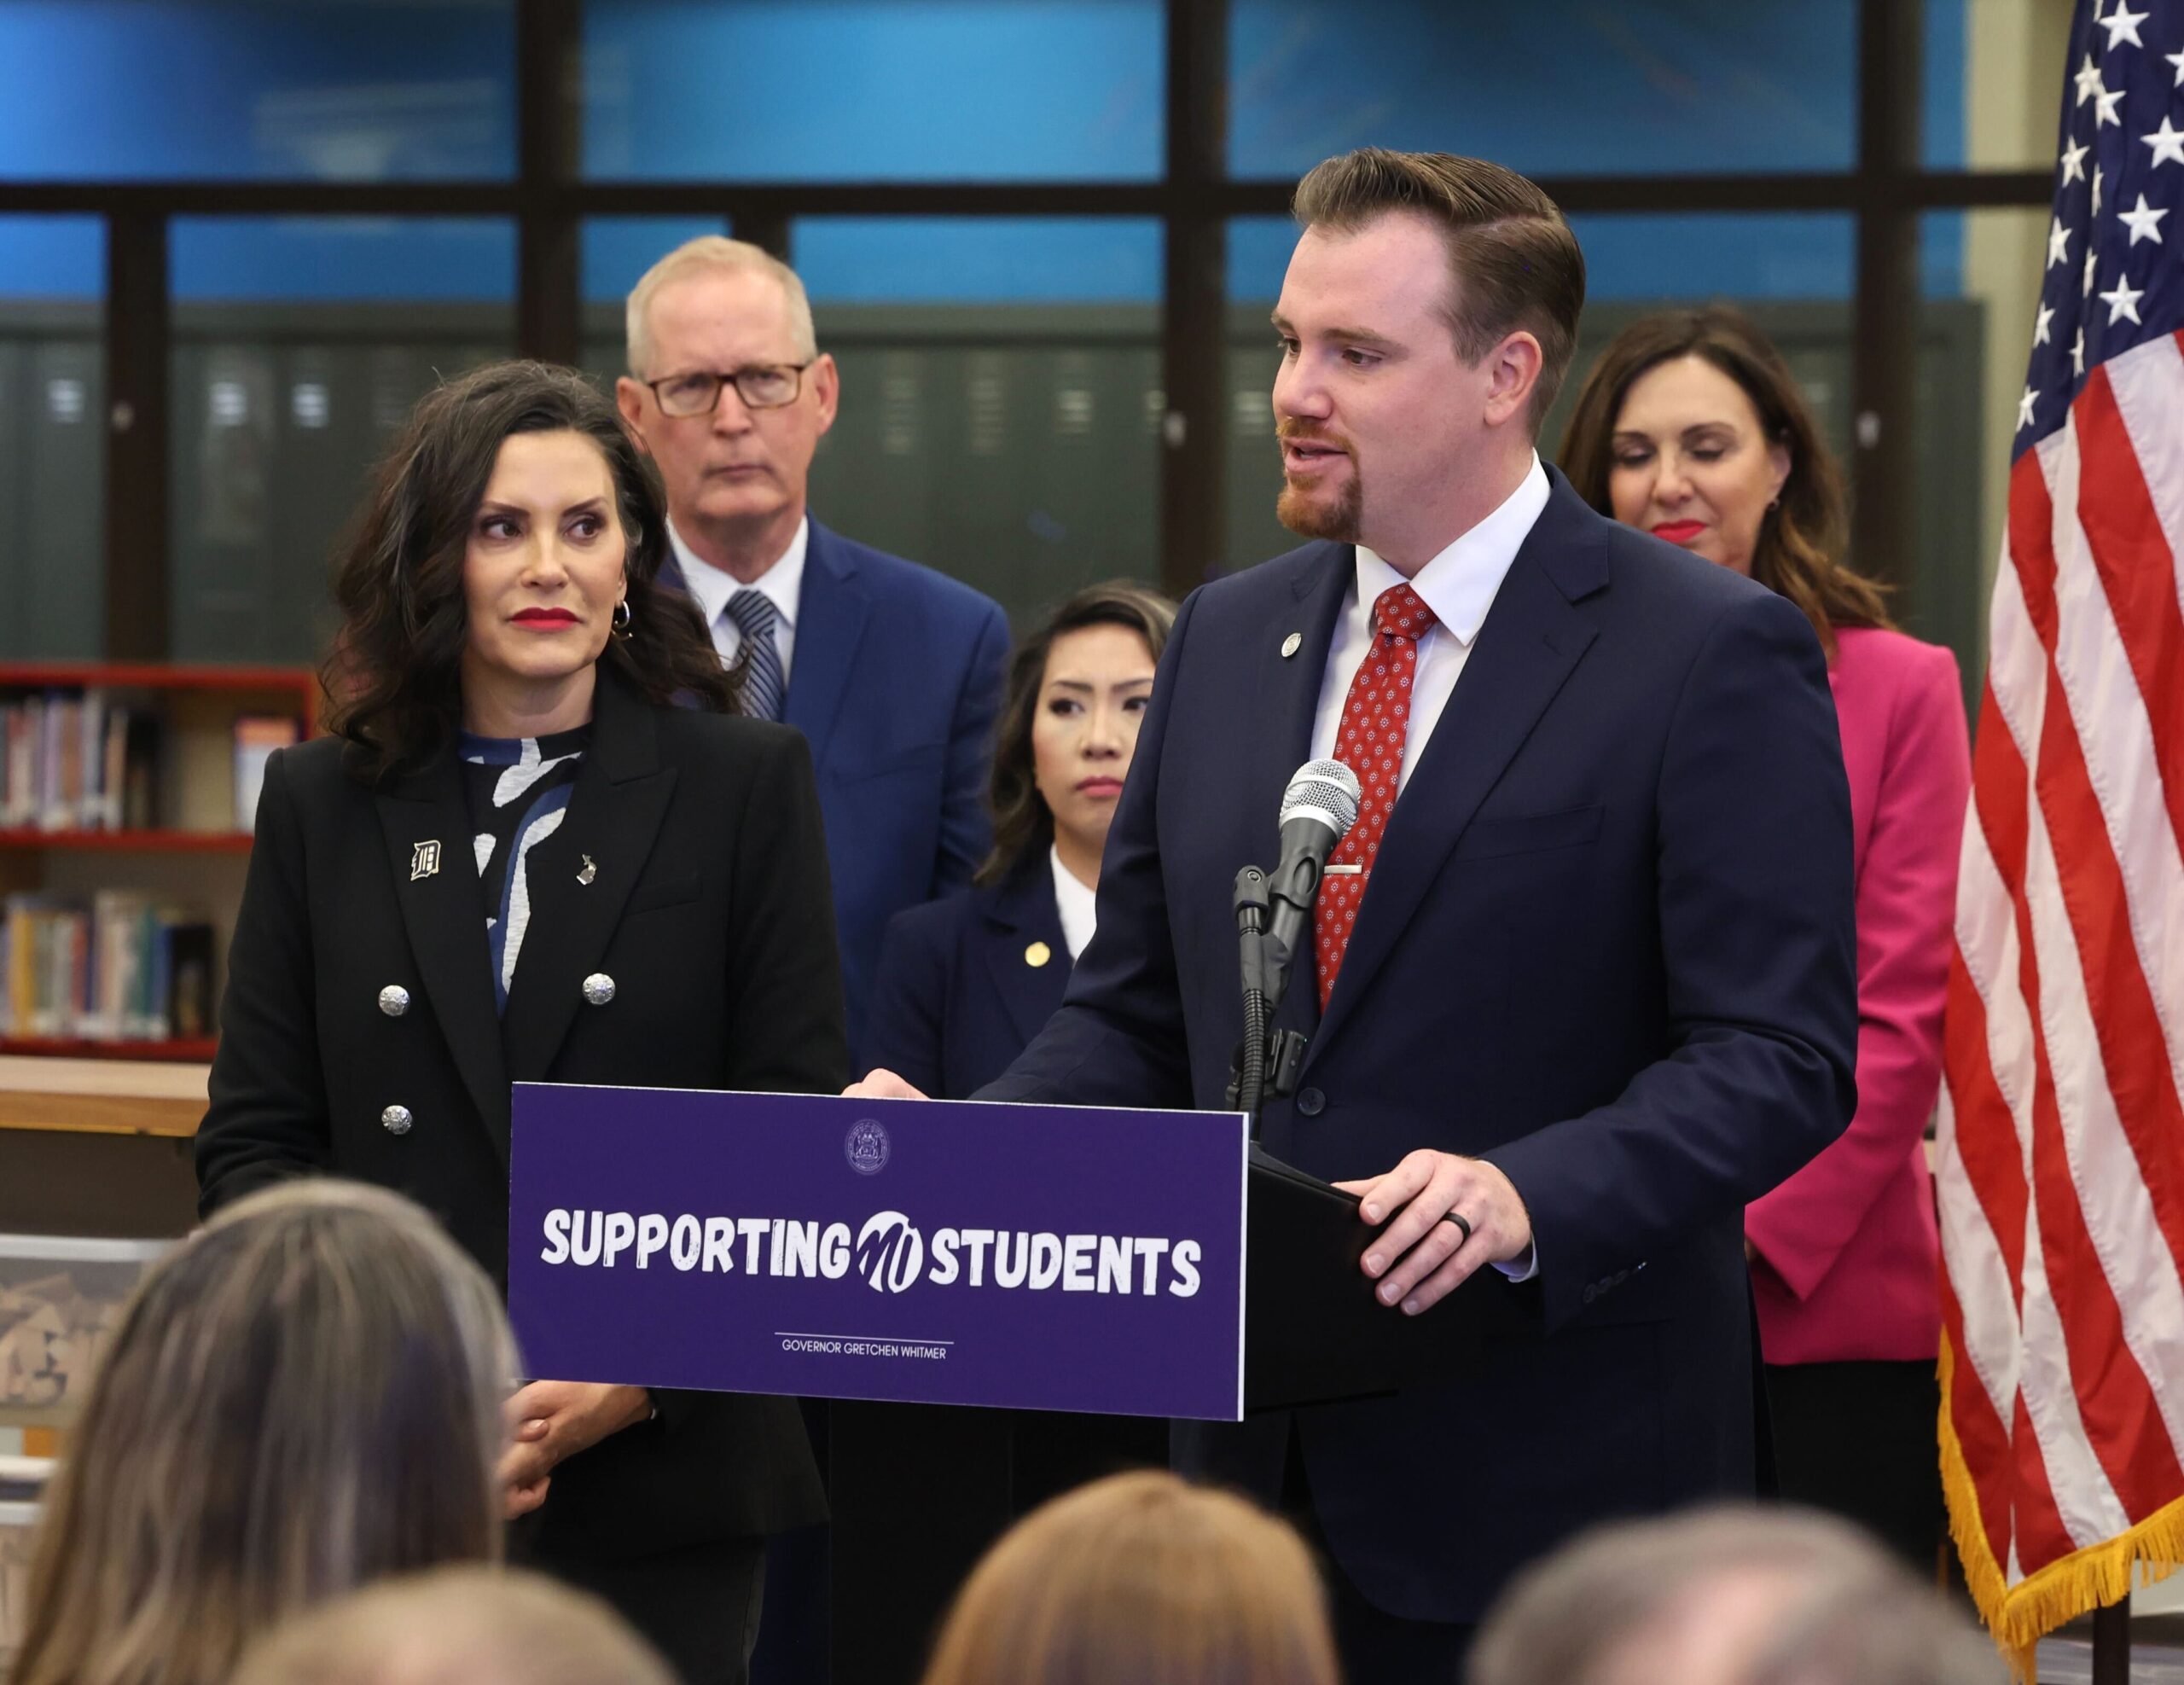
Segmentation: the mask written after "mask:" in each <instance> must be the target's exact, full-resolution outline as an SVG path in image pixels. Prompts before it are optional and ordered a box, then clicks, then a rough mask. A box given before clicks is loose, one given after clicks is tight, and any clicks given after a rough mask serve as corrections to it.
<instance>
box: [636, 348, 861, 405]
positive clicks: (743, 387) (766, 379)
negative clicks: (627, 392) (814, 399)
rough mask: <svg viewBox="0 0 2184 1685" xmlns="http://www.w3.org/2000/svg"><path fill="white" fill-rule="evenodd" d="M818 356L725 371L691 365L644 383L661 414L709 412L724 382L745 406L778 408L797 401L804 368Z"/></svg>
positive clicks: (814, 361)
mask: <svg viewBox="0 0 2184 1685" xmlns="http://www.w3.org/2000/svg"><path fill="white" fill-rule="evenodd" d="M818 360H819V359H818V358H817V357H806V358H805V359H804V361H803V362H801V363H753V364H752V366H751V367H750V368H748V369H735V370H734V371H732V372H730V373H729V374H724V375H716V374H712V373H711V372H709V371H707V370H705V369H693V370H692V371H691V372H690V373H688V374H687V375H669V376H667V378H666V379H665V380H662V381H646V382H645V385H647V386H649V387H651V388H652V395H653V397H654V398H658V399H659V411H660V414H662V415H674V416H678V417H679V416H685V415H711V414H712V410H713V405H715V404H717V403H719V402H720V389H721V388H722V387H723V386H734V387H735V395H736V396H737V397H738V398H741V399H742V400H743V405H744V408H746V410H779V409H781V407H782V406H784V405H785V404H793V403H795V402H796V400H797V397H798V394H799V393H800V392H803V390H804V370H805V369H809V368H810V366H811V365H812V364H813V363H816V362H817V361H818Z"/></svg>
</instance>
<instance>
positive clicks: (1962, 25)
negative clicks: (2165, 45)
mask: <svg viewBox="0 0 2184 1685" xmlns="http://www.w3.org/2000/svg"><path fill="white" fill-rule="evenodd" d="M2070 15H2071V9H2070V7H2069V6H2068V5H2066V4H2063V3H2060V0H1926V44H1925V58H1924V61H1923V73H1924V77H1925V81H1926V88H1925V101H1924V111H1923V117H1922V127H1921V143H1920V152H1921V154H1922V156H1923V157H1924V159H1925V161H1926V164H1927V165H1928V166H1931V167H1932V168H1934V169H1937V170H2025V169H2032V170H2049V169H2053V167H2054V164H2055V144H2056V142H2055V137H2056V119H2057V117H2058V115H2059V113H2060V112H2061V109H2062V100H2063V85H2064V56H2065V52H2066V51H2067V49H2068V48H2069V46H2070ZM2148 42H2149V44H2151V42H2152V38H2151V37H2148Z"/></svg>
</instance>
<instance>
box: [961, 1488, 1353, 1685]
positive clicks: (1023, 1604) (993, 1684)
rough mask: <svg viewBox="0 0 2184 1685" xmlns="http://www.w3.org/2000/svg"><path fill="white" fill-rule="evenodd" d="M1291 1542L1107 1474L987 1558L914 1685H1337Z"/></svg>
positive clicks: (1198, 1495) (1191, 1493)
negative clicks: (1104, 1684) (921, 1684)
mask: <svg viewBox="0 0 2184 1685" xmlns="http://www.w3.org/2000/svg"><path fill="white" fill-rule="evenodd" d="M1339 1678H1340V1673H1339V1670H1338V1669H1337V1667H1336V1665H1335V1659H1334V1641H1333V1637H1332V1636H1330V1633H1329V1630H1328V1626H1327V1607H1326V1596H1325V1594H1324V1592H1323V1591H1322V1589H1321V1585H1320V1582H1319V1578H1318V1575H1317V1574H1316V1572H1315V1571H1314V1569H1313V1566H1312V1560H1311V1558H1310V1555H1309V1554H1307V1553H1306V1551H1305V1549H1304V1543H1303V1542H1302V1541H1301V1540H1300V1539H1298V1537H1297V1535H1296V1534H1295V1533H1294V1532H1293V1531H1291V1529H1290V1528H1289V1527H1288V1525H1287V1524H1285V1523H1283V1522H1281V1521H1278V1520H1275V1519H1274V1518H1272V1517H1271V1516H1269V1515H1266V1514H1262V1513H1261V1512H1260V1511H1258V1509H1255V1508H1252V1505H1251V1504H1249V1503H1248V1502H1246V1501H1245V1500H1243V1499H1242V1498H1239V1497H1233V1496H1229V1495H1228V1494H1227V1493H1223V1492H1213V1491H1206V1490H1200V1489H1199V1488H1196V1487H1193V1486H1190V1485H1186V1484H1185V1483H1184V1482H1182V1481H1181V1480H1179V1479H1176V1477H1175V1476H1173V1475H1171V1474H1165V1473H1153V1472H1145V1473H1134V1474H1118V1475H1114V1476H1112V1477H1110V1478H1109V1479H1105V1480H1101V1481H1097V1482H1095V1483H1094V1484H1093V1485H1089V1486H1085V1487H1081V1488H1080V1489H1078V1490H1076V1491H1074V1492H1071V1493H1068V1494H1067V1495H1066V1496H1062V1497H1059V1498H1056V1499H1054V1502H1051V1503H1048V1504H1047V1505H1045V1506H1043V1508H1039V1509H1037V1510H1036V1511H1034V1512H1033V1513H1032V1514H1031V1515H1029V1516H1027V1517H1025V1519H1024V1520H1023V1521H1021V1522H1019V1524H1018V1525H1016V1526H1015V1527H1014V1529H1012V1530H1011V1531H1009V1532H1008V1535H1007V1536H1006V1537H1003V1538H1002V1541H1001V1543H998V1544H996V1546H995V1547H994V1548H992V1549H991V1550H990V1551H989V1552H988V1553H987V1554H986V1557H985V1560H984V1561H982V1562H980V1563H979V1566H978V1568H977V1570H976V1571H975V1572H973V1574H972V1575H971V1578H970V1579H969V1580H968V1581H967V1583H965V1585H964V1587H963V1589H962V1591H961V1594H960V1595H958V1597H957V1598H956V1607H955V1608H954V1609H953V1610H952V1611H951V1612H950V1614H949V1617H948V1619H947V1622H946V1624H944V1626H943V1628H942V1629H941V1633H940V1636H939V1639H938V1642H937V1644H936V1646H935V1647H934V1651H933V1657H932V1665H930V1666H929V1667H928V1668H927V1669H926V1675H925V1685H1095V1682H1101V1681H1107V1680H1128V1681H1130V1685H1335V1682H1337V1681H1338V1680H1339Z"/></svg>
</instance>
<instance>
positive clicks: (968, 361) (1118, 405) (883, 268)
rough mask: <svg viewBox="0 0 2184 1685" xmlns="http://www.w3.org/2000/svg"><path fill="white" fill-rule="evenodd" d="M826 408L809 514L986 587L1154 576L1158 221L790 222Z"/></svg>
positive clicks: (1050, 597)
mask: <svg viewBox="0 0 2184 1685" xmlns="http://www.w3.org/2000/svg"><path fill="white" fill-rule="evenodd" d="M794 236H795V240H794V243H795V252H796V259H797V264H798V267H799V271H800V272H801V273H802V274H803V276H804V280H805V282H806V284H807V286H808V287H809V288H810V292H811V294H812V305H813V309H814V311H815V313H816V317H817V322H818V328H819V343H820V346H821V347H822V349H824V350H827V351H830V352H833V353H834V357H835V358H836V359H837V360H838V361H839V363H840V365H841V370H842V402H841V414H840V415H839V418H838V419H837V420H836V421H835V423H834V431H833V432H832V433H829V434H828V437H827V439H826V440H825V441H824V443H823V444H822V446H821V449H820V452H819V457H818V460H817V462H816V463H815V464H814V466H813V469H812V477H811V503H812V508H813V511H814V513H816V514H817V515H818V516H819V518H820V519H821V520H824V521H826V522H827V523H828V525H829V526H834V527H836V528H838V529H839V530H840V531H842V532H845V533H847V534H848V535H849V536H851V537H855V538H858V539H861V540H863V542H865V543H870V544H876V545H878V546H879V547H880V548H881V549H886V550H892V551H894V552H895V553H897V555H907V556H909V557H910V558H911V559H912V560H914V561H921V562H924V563H926V565H927V566H929V567H937V568H938V569H940V570H941V571H942V572H945V573H950V574H953V575H954V576H955V577H956V578H959V579H962V580H965V581H967V583H969V584H973V585H975V586H976V587H978V589H979V590H982V591H985V592H986V593H988V594H989V595H990V596H993V597H995V598H996V599H998V600H999V601H1001V602H1002V605H1003V606H1004V607H1007V608H1008V610H1009V612H1010V613H1011V614H1012V615H1013V616H1014V617H1015V619H1017V621H1018V622H1019V625H1020V624H1021V623H1022V622H1023V621H1024V620H1025V619H1027V618H1028V617H1029V616H1030V615H1031V614H1033V613H1037V611H1038V610H1039V609H1040V608H1042V607H1046V606H1048V605H1050V604H1052V603H1054V602H1055V601H1058V600H1059V599H1060V598H1061V597H1063V596H1066V595H1067V594H1068V593H1069V592H1071V591H1072V590H1076V589H1077V587H1079V586H1081V585H1085V584H1091V583H1092V582H1094V581H1095V580H1098V579H1105V578H1114V577H1118V576H1127V577H1131V578H1140V579H1147V580H1150V579H1157V578H1159V541H1158V529H1159V422H1160V411H1161V402H1162V400H1161V397H1160V392H1159V385H1160V353H1159V303H1158V299H1159V276H1160V231H1159V225H1158V224H1154V223H1152V222H1149V221H1135V220H1132V221H1103V222H1098V223H1084V222H1076V221H1037V220H1024V221H999V220H996V221H989V222H980V223H966V222H957V221H953V220H931V221H927V220H917V221H911V220H907V219H906V220H903V221H899V222H895V223H887V222H882V221H874V220H867V219H863V218H858V219H854V220H851V219H837V218H808V219H805V220H803V221H799V223H797V224H795V227H794Z"/></svg>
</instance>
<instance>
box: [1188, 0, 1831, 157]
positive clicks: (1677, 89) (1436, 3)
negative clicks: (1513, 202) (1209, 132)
mask: <svg viewBox="0 0 2184 1685" xmlns="http://www.w3.org/2000/svg"><path fill="white" fill-rule="evenodd" d="M1856 23H1857V8H1856V4H1855V3H1854V0H1618V3H1615V4H1604V3H1601V0H1532V3H1531V4H1529V5H1524V6H1484V5H1476V6H1473V5H1467V6H1453V5H1449V4H1448V3H1446V0H1350V3H1348V4H1345V5H1341V6H1329V5H1326V4H1324V3H1321V0H1234V9H1233V10H1232V12H1231V14H1230V22H1229V43H1230V45H1229V111H1230V116H1229V171H1230V172H1231V173H1232V174H1234V175H1237V176H1245V177H1252V176H1277V177H1293V176H1297V175H1300V174H1302V173H1303V172H1304V171H1306V170H1309V169H1310V168H1311V167H1312V166H1314V165H1315V164H1316V163H1318V162H1319V161H1320V160H1321V159H1323V158H1326V157H1328V156H1329V155H1331V154H1334V153H1339V152H1343V151H1346V150H1348V149H1349V148H1352V147H1358V146H1368V145H1370V146H1388V147H1400V148H1409V149H1414V150H1418V151H1441V152H1459V153H1468V154H1473V155H1475V156H1478V157H1484V158H1491V159H1495V160H1497V161H1499V162H1501V163H1504V164H1507V165H1509V166H1512V167H1513V168H1515V169H1519V170H1523V171H1527V172H1529V173H1531V174H1538V175H1585V176H1592V175H1629V174H1644V173H1648V172H1693V173H1704V174H1715V173H1719V172H1722V171H1757V170H1847V169H1849V168H1850V166H1851V164H1852V161H1853V157H1854V153H1855V147H1856V127H1857V97H1856V94H1857V88H1856V66H1857V42H1856Z"/></svg>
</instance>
